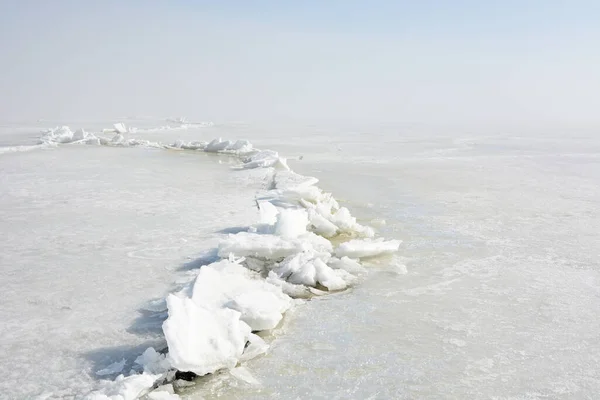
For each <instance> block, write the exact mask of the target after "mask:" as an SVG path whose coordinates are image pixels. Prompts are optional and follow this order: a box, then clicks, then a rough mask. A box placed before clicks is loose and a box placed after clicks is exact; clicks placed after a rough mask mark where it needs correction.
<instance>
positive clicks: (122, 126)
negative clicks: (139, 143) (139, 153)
mask: <svg viewBox="0 0 600 400" xmlns="http://www.w3.org/2000/svg"><path fill="white" fill-rule="evenodd" d="M113 128H114V130H115V132H117V133H119V134H123V133H127V132H128V131H127V127H126V126H125V124H124V123H122V122H119V123H116V124H113Z"/></svg>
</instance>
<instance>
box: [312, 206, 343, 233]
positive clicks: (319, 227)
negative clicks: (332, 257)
mask: <svg viewBox="0 0 600 400" xmlns="http://www.w3.org/2000/svg"><path fill="white" fill-rule="evenodd" d="M308 219H309V221H310V224H311V226H312V227H313V230H314V232H315V233H317V234H319V235H321V236H324V237H333V236H335V235H336V234H337V232H338V227H337V226H336V225H335V224H334V223H333V222H331V221H328V220H327V219H326V218H325V217H323V216H322V215H320V214H319V213H317V212H316V211H315V210H313V209H309V210H308Z"/></svg>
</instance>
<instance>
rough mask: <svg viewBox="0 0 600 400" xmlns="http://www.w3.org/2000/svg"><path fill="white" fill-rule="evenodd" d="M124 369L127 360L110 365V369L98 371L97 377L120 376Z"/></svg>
mask: <svg viewBox="0 0 600 400" xmlns="http://www.w3.org/2000/svg"><path fill="white" fill-rule="evenodd" d="M124 367H125V359H122V360H121V361H117V362H114V363H112V364H110V365H109V366H108V367H106V368H103V369H101V370H100V371H96V375H98V376H105V375H114V374H118V373H119V372H121V371H123V368H124Z"/></svg>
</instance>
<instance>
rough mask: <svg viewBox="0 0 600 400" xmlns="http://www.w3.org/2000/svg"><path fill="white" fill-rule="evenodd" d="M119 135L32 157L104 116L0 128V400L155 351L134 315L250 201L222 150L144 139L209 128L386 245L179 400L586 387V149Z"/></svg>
mask: <svg viewBox="0 0 600 400" xmlns="http://www.w3.org/2000/svg"><path fill="white" fill-rule="evenodd" d="M122 122H124V123H125V124H128V125H131V126H136V127H138V128H139V129H138V131H137V132H126V133H124V134H123V140H125V141H126V140H129V138H132V137H135V138H136V139H138V140H141V141H148V142H143V143H142V142H139V143H138V142H136V143H134V144H136V145H138V146H137V148H122V147H115V146H112V145H111V146H96V145H91V146H87V145H81V146H80V145H67V146H62V147H57V148H54V147H49V148H46V147H48V146H42V147H43V148H42V149H40V148H35V149H30V148H28V147H16V146H25V145H31V144H35V143H36V140H37V138H38V137H39V136H40V134H39V130H40V129H41V128H50V127H54V126H56V125H62V124H65V123H68V124H69V125H70V126H71V128H73V130H74V129H76V128H80V127H82V128H86V129H87V130H88V131H100V130H101V129H102V128H107V127H108V128H110V127H111V126H112V124H111V123H107V122H101V123H98V124H96V123H90V122H85V121H82V122H71V121H61V122H60V123H59V122H53V121H46V122H37V123H35V124H33V123H31V124H18V125H12V126H8V127H6V128H3V130H2V132H3V133H2V135H1V137H0V141H1V143H0V144H1V145H2V146H4V147H5V149H6V148H7V146H10V150H11V151H10V153H9V152H8V151H4V153H5V154H0V166H1V170H2V175H1V179H2V187H3V188H4V190H3V192H2V197H1V198H0V203H1V204H0V205H1V207H0V210H1V211H0V212H1V213H2V218H1V219H0V221H2V222H1V223H2V232H3V234H4V235H3V236H4V237H5V239H4V240H3V243H2V263H1V264H2V271H1V273H2V282H3V283H4V285H5V289H4V292H5V295H4V299H5V300H3V303H2V306H1V307H0V312H1V313H2V318H1V319H2V321H3V324H2V326H1V327H0V338H1V344H0V345H1V346H2V352H3V354H6V355H9V356H8V357H5V358H4V359H3V360H4V361H2V362H0V368H1V370H2V375H3V376H4V377H5V379H3V382H2V387H1V388H0V392H2V395H3V396H6V397H7V398H23V397H31V396H33V395H36V394H40V393H44V392H46V393H54V396H56V397H61V396H66V395H69V394H73V395H79V394H82V393H86V391H89V390H91V389H93V388H96V387H100V386H102V384H101V383H100V382H99V381H98V377H97V376H96V372H97V371H99V370H101V369H103V368H106V367H108V366H109V365H110V364H111V363H112V362H118V361H120V360H122V359H125V360H126V363H127V367H130V366H131V365H132V363H133V360H134V359H135V358H136V357H137V356H138V355H139V354H141V352H142V351H144V349H145V348H146V347H148V346H149V345H152V346H156V347H157V349H158V347H160V345H161V344H164V339H163V336H162V333H161V332H160V324H157V323H156V322H157V321H156V320H155V319H152V318H151V317H150V316H149V315H142V314H140V313H139V312H138V311H139V309H140V308H142V307H144V304H146V302H147V301H148V300H150V299H152V298H156V297H161V296H164V295H165V294H166V293H167V292H169V291H171V290H173V288H174V285H173V282H174V280H177V279H181V278H182V277H185V276H186V272H185V268H184V270H182V269H181V267H182V265H184V263H186V262H188V261H191V260H194V258H197V257H198V256H199V255H200V254H201V252H202V251H203V250H207V249H210V248H214V247H215V246H217V245H218V243H219V241H220V240H222V239H224V238H227V235H226V234H225V233H219V231H220V230H223V229H226V230H225V232H226V233H227V232H229V233H235V232H237V231H240V230H244V228H246V227H248V226H250V225H252V224H256V223H257V221H259V216H258V211H257V207H256V204H255V202H254V200H255V197H256V196H257V195H259V196H262V195H264V193H265V189H269V185H270V183H269V182H270V180H269V179H270V178H269V176H268V175H265V173H264V171H263V172H258V171H256V170H251V171H231V170H230V169H229V168H228V167H230V166H232V165H235V164H236V162H237V161H236V159H234V158H230V157H228V156H224V155H218V156H217V155H212V154H205V153H203V152H192V151H187V152H186V151H178V150H167V149H163V148H156V147H160V146H155V144H156V142H160V143H175V142H176V141H177V140H178V139H181V140H182V141H183V142H180V144H182V143H183V144H189V142H191V141H194V140H211V139H213V138H216V137H220V136H222V137H227V138H232V139H250V140H251V141H252V142H253V143H255V144H256V145H258V146H259V147H264V148H270V149H274V150H277V151H280V152H281V153H282V154H283V155H287V156H290V159H289V160H288V163H289V165H290V166H291V167H292V169H293V170H295V171H296V172H299V173H302V174H304V175H309V176H316V177H318V178H319V179H320V183H319V186H320V187H321V188H323V189H325V190H326V191H331V192H333V193H334V194H335V196H336V198H338V200H340V201H341V203H342V204H343V205H345V206H347V207H348V208H349V209H350V210H351V211H352V213H353V214H354V215H355V216H357V217H358V218H359V222H361V223H365V224H367V225H371V226H373V227H375V228H376V229H377V230H378V231H379V233H380V234H381V235H383V236H384V237H387V238H390V239H402V240H403V241H404V242H403V244H402V246H401V247H400V251H399V257H398V258H383V259H375V260H373V261H371V262H370V263H368V265H367V267H368V269H369V270H370V272H369V274H368V275H367V276H366V277H364V278H363V280H362V281H360V283H359V284H358V285H357V286H355V287H354V289H352V290H351V291H348V292H342V293H339V294H332V295H328V296H321V297H318V298H315V299H314V300H313V301H309V302H305V303H304V304H301V305H300V306H298V307H296V308H294V309H293V310H292V311H290V312H288V314H289V317H288V318H286V320H285V321H284V322H285V323H284V324H283V328H280V329H279V333H278V334H277V335H276V336H277V339H276V340H274V341H273V342H272V343H271V348H270V350H269V352H268V353H267V354H266V355H263V356H259V357H257V358H255V359H253V360H250V361H248V362H247V363H246V364H245V366H246V369H245V370H238V371H237V372H236V373H235V374H236V375H237V376H238V378H235V377H233V376H232V375H231V374H215V375H211V376H210V377H208V378H202V379H200V382H201V383H200V384H198V385H196V386H194V387H192V388H189V389H185V390H181V391H180V393H179V394H180V395H181V396H182V397H184V398H190V399H194V398H196V399H199V398H213V397H219V398H226V399H227V398H232V399H233V398H257V399H258V398H328V399H329V398H356V399H362V398H378V399H379V398H380V399H388V398H523V399H525V398H565V399H566V398H594V397H595V395H596V394H597V393H598V392H599V391H600V376H599V373H598V371H597V365H598V362H599V361H600V344H599V342H598V333H597V332H598V331H599V329H600V326H599V322H598V318H597V315H598V312H600V300H599V299H600V279H599V278H600V276H599V275H600V264H599V263H598V260H597V259H598V256H600V253H599V251H598V243H600V211H599V209H598V207H597V205H598V204H600V184H599V183H598V182H600V141H599V140H598V139H597V138H594V137H593V136H580V137H569V136H568V135H564V136H556V135H555V136H540V135H538V136H530V135H525V134H524V135H523V136H518V137H517V136H508V135H495V136H483V135H480V136H477V135H475V136H473V135H470V136H466V135H415V136H410V135H406V134H403V133H402V131H401V130H395V129H390V128H389V127H367V128H365V129H356V128H353V129H335V130H332V129H324V128H321V127H314V126H313V127H302V126H279V127H262V126H252V125H245V124H226V125H219V124H217V125H215V126H212V127H210V126H209V127H207V126H200V125H198V126H191V127H188V128H178V129H156V127H157V126H159V125H160V124H159V122H157V121H155V120H147V121H140V120H135V121H127V120H122ZM163 122H164V125H168V124H171V125H172V127H178V126H181V124H180V122H181V121H164V120H163ZM150 128H153V129H150ZM119 140H120V139H119ZM115 144H118V143H115ZM24 150H26V151H24ZM300 158H301V159H300ZM219 160H220V161H221V162H223V163H225V165H222V164H219ZM253 171H254V172H253ZM267 178H269V179H267ZM294 193H296V194H297V192H294ZM296 194H295V195H296ZM305 195H310V193H305ZM287 200H289V199H287ZM264 214H265V213H263V217H265V218H266V219H267V220H268V219H269V218H268V215H264ZM267 214H268V213H267ZM313 217H314V216H313ZM293 218H295V217H293ZM384 221H385V223H384ZM275 226H277V224H276V225H275ZM287 226H288V227H289V226H296V224H291V225H287ZM327 226H328V225H326V224H325V223H324V224H323V225H320V227H321V231H322V232H321V233H323V232H325V231H326V228H327ZM236 227H237V228H238V229H236ZM279 227H280V228H281V229H280V232H279V233H284V232H285V233H286V235H287V236H290V235H291V236H294V235H296V234H298V235H304V233H303V232H290V231H287V230H286V229H283V228H282V227H285V224H280V225H279ZM259 228H260V226H259ZM260 229H262V228H260ZM282 229H283V230H282ZM292 231H294V229H292ZM242 237H243V236H242ZM292 239H293V238H292ZM292 239H290V240H292ZM261 240H262V239H261ZM274 240H275V239H274ZM294 240H295V239H294ZM230 244H231V243H230ZM271 244H272V242H271ZM335 245H337V244H335ZM232 246H233V247H230V248H233V249H235V250H236V251H240V249H242V247H243V246H241V243H240V242H239V241H237V242H235V243H233V244H232ZM262 248H264V247H262ZM277 248H281V247H277ZM364 249H365V248H364V246H363V247H362V248H361V250H363V251H364ZM346 250H349V249H346ZM349 254H350V253H349ZM340 256H341V254H340ZM328 262H329V261H328ZM199 264H200V263H199V262H198V263H196V265H199ZM289 265H293V263H289V264H288V266H289ZM231 268H234V269H235V267H231ZM206 271H207V273H209V272H210V271H211V270H206ZM276 271H278V272H281V268H280V269H277V270H276ZM297 272H298V271H297ZM287 276H288V278H289V277H290V276H289V275H287ZM291 276H294V275H293V274H292V275H291ZM302 277H304V278H305V277H306V275H302ZM296 278H297V279H300V280H301V279H304V278H301V276H300V275H297V276H296ZM207 279H208V278H207ZM205 282H210V281H209V280H206V281H205ZM200 287H201V286H200ZM206 290H207V289H204V290H203V291H198V293H200V292H204V291H206ZM6 293H7V294H8V295H6ZM198 297H199V296H198V295H196V288H194V293H193V296H192V299H194V298H195V299H198ZM238 300H240V299H238ZM240 301H241V300H240ZM239 304H241V303H238V306H239ZM269 315H271V314H269ZM246 316H247V314H246ZM246 320H247V319H246ZM257 321H258V320H253V323H257ZM260 321H262V322H261V323H266V322H267V321H271V319H269V318H262V319H260ZM159 322H160V320H159ZM157 327H158V329H157ZM267 338H268V339H272V338H269V337H267ZM161 341H162V343H161ZM268 341H270V340H268ZM192 361H193V360H192ZM249 374H251V375H249ZM114 376H115V374H113V375H110V376H108V377H109V378H114Z"/></svg>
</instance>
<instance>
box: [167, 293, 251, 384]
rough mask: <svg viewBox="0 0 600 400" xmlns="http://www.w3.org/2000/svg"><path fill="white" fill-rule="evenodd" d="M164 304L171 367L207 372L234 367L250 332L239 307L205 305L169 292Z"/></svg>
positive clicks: (198, 372)
mask: <svg viewBox="0 0 600 400" xmlns="http://www.w3.org/2000/svg"><path fill="white" fill-rule="evenodd" d="M167 305H168V308H169V318H168V319H167V320H166V321H165V322H164V324H163V331H164V333H165V338H166V339H167V344H168V346H169V361H170V362H171V365H172V366H173V367H174V368H176V369H178V370H180V371H191V372H194V373H196V374H198V375H206V374H209V373H213V372H215V371H217V370H219V369H224V368H233V367H235V365H236V364H237V362H238V360H239V358H240V357H241V355H242V353H243V351H244V346H245V344H246V341H247V340H248V336H249V335H250V327H249V326H248V325H247V324H246V323H244V322H242V321H241V320H240V313H239V312H238V311H234V310H230V309H227V308H224V309H207V308H204V307H201V306H198V305H197V304H196V303H195V302H194V301H193V300H192V299H189V298H179V297H177V296H174V295H169V297H168V298H167Z"/></svg>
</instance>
